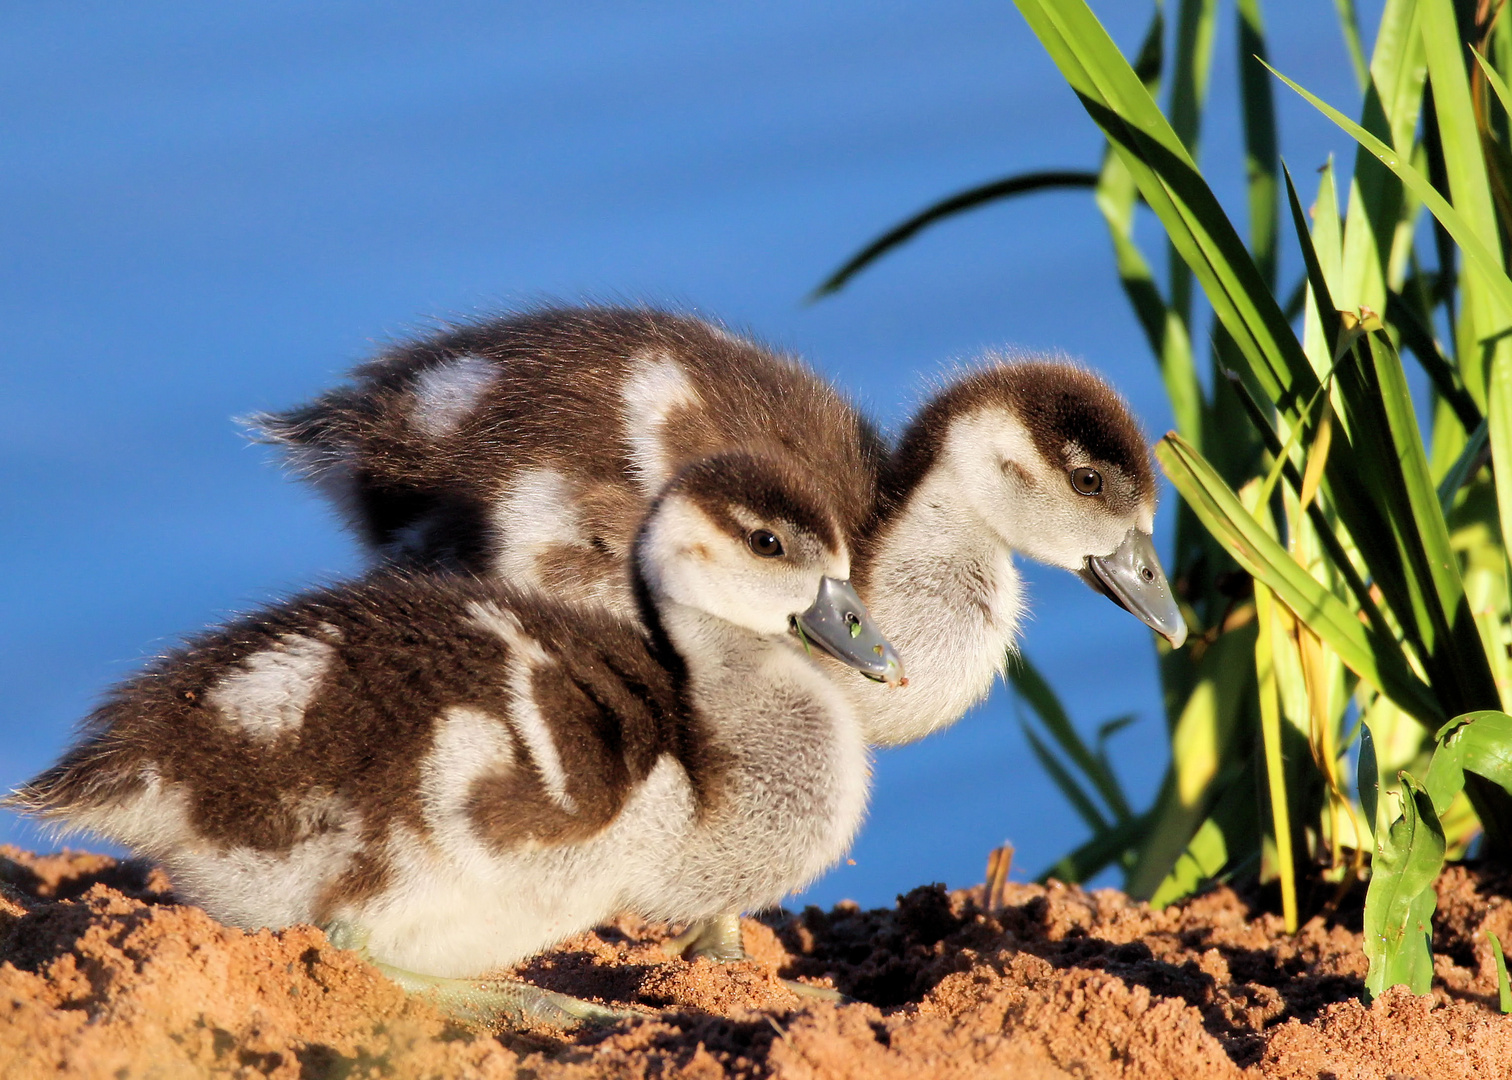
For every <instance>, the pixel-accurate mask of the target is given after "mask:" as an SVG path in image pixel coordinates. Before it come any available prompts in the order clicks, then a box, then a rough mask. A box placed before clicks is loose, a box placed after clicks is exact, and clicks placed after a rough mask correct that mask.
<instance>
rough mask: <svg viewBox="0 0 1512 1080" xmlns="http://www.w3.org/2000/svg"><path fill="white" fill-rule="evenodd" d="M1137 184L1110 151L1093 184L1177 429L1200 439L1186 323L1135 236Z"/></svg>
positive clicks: (1200, 406) (1197, 387) (1198, 389)
mask: <svg viewBox="0 0 1512 1080" xmlns="http://www.w3.org/2000/svg"><path fill="white" fill-rule="evenodd" d="M1135 196H1136V189H1135V186H1134V180H1133V177H1131V176H1130V175H1129V171H1128V169H1127V168H1126V167H1125V166H1124V163H1123V161H1122V160H1121V159H1120V158H1119V157H1118V156H1117V155H1115V154H1109V155H1108V157H1107V161H1106V162H1105V163H1104V165H1103V172H1102V179H1101V181H1100V182H1099V184H1098V188H1097V205H1098V208H1099V209H1100V210H1102V212H1103V217H1104V218H1105V219H1106V220H1107V222H1108V234H1109V236H1110V238H1111V239H1112V241H1113V256H1114V260H1115V263H1116V265H1117V267H1118V279H1119V282H1120V283H1121V284H1122V285H1123V290H1124V294H1125V295H1126V296H1128V298H1129V303H1130V305H1131V306H1132V307H1133V308H1134V315H1135V317H1136V318H1138V319H1139V325H1140V327H1141V329H1143V330H1144V334H1145V339H1146V340H1147V341H1148V342H1149V344H1150V351H1151V352H1153V353H1154V354H1155V357H1156V362H1157V363H1158V364H1159V365H1160V377H1161V379H1162V380H1163V381H1164V383H1165V388H1166V396H1167V397H1168V398H1169V399H1170V402H1171V415H1172V418H1173V419H1174V420H1175V421H1176V430H1177V431H1179V432H1181V433H1182V434H1183V435H1185V436H1186V437H1188V438H1190V439H1191V440H1192V441H1193V442H1195V443H1198V445H1201V439H1202V429H1203V423H1202V417H1203V412H1204V409H1205V402H1204V400H1203V394H1202V384H1201V383H1200V382H1199V381H1198V378H1197V367H1196V364H1195V363H1194V362H1193V359H1192V342H1191V339H1190V338H1189V337H1188V335H1187V329H1186V323H1184V322H1182V321H1181V319H1180V318H1179V317H1178V316H1177V315H1176V313H1175V312H1174V311H1172V310H1171V309H1170V308H1169V307H1167V306H1166V302H1165V298H1164V297H1163V296H1162V295H1161V293H1160V286H1159V285H1158V284H1157V283H1156V281H1155V274H1154V271H1152V270H1151V269H1150V264H1149V262H1148V261H1147V260H1146V258H1145V256H1144V253H1143V252H1142V251H1140V249H1139V245H1138V243H1137V242H1136V241H1135V239H1134V214H1133V207H1134V202H1135Z"/></svg>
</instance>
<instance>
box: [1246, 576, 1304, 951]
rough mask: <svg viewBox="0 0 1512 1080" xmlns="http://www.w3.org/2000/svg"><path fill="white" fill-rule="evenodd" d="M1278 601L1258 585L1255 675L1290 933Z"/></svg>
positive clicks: (1293, 925) (1292, 888)
mask: <svg viewBox="0 0 1512 1080" xmlns="http://www.w3.org/2000/svg"><path fill="white" fill-rule="evenodd" d="M1274 604H1275V601H1274V600H1272V599H1271V593H1270V590H1269V589H1267V588H1266V587H1265V586H1264V585H1259V584H1257V585H1256V586H1255V621H1256V622H1257V623H1258V624H1259V633H1258V634H1257V635H1256V637H1255V673H1256V675H1257V677H1258V678H1259V682H1260V736H1261V743H1262V745H1263V747H1264V751H1265V778H1266V784H1267V788H1268V790H1269V793H1270V809H1271V832H1272V835H1273V836H1274V838H1275V842H1276V871H1277V874H1278V875H1279V877H1280V879H1281V915H1282V918H1283V919H1284V920H1285V922H1286V932H1287V933H1288V934H1293V933H1296V930H1297V864H1296V858H1295V856H1294V855H1293V854H1292V827H1291V798H1290V795H1289V793H1288V792H1287V789H1286V762H1285V760H1284V758H1283V757H1282V754H1281V697H1280V691H1279V690H1278V689H1277V687H1276V664H1275V647H1276V626H1275V611H1274Z"/></svg>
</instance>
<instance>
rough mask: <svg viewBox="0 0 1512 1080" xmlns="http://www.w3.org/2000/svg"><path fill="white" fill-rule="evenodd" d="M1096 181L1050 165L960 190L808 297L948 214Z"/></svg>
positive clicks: (833, 288)
mask: <svg viewBox="0 0 1512 1080" xmlns="http://www.w3.org/2000/svg"><path fill="white" fill-rule="evenodd" d="M1096 185H1097V173H1095V172H1088V171H1086V170H1081V169H1047V170H1043V171H1040V172H1028V173H1019V174H1017V175H1015V176H1007V177H1004V178H1003V179H1001V180H993V181H992V182H990V183H986V184H979V185H977V186H976V187H973V188H967V189H966V190H965V191H959V192H957V193H956V194H954V195H951V196H949V197H947V198H944V199H941V200H940V201H939V202H937V203H934V204H932V205H930V206H927V207H925V208H924V209H923V210H920V211H919V212H918V213H917V214H914V215H913V216H912V217H910V218H908V219H907V220H906V221H903V222H900V223H899V224H897V225H894V226H893V227H892V228H891V229H888V230H887V231H886V232H885V233H883V234H882V235H881V236H879V237H877V238H876V239H875V240H873V241H872V242H871V243H869V244H867V245H866V246H865V247H863V248H862V249H861V250H860V251H858V252H856V254H854V255H852V256H851V257H850V258H849V259H847V260H846V261H845V264H844V265H843V266H841V267H840V269H838V270H836V271H835V272H834V273H833V274H831V275H830V276H829V277H827V278H825V279H824V281H823V282H821V283H820V285H819V287H818V288H816V289H815V290H814V291H813V292H812V293H810V294H809V296H808V299H809V300H810V301H814V300H819V299H821V298H823V297H825V296H829V295H830V294H832V293H837V292H839V291H840V290H841V289H843V288H844V287H845V286H846V284H847V283H848V282H849V281H850V280H851V278H853V277H855V276H856V275H857V274H859V273H860V272H861V271H862V270H864V269H866V268H867V267H868V266H870V265H871V264H872V263H874V262H876V261H877V260H878V259H880V258H881V257H882V256H883V255H886V254H887V253H888V252H889V251H892V250H893V249H894V248H896V247H899V246H901V245H903V244H905V243H907V242H908V241H910V240H912V239H913V238H914V237H915V236H917V235H919V233H921V232H923V231H924V230H925V229H927V228H929V227H930V226H931V225H935V224H937V223H939V222H941V221H944V220H945V219H947V218H952V217H955V216H956V215H958V214H964V213H966V212H967V211H969V210H977V209H980V208H981V207H983V206H986V205H987V204H988V203H994V202H1000V201H1002V200H1003V199H1011V198H1014V197H1015V196H1018V195H1029V194H1032V193H1033V192H1036V191H1056V190H1066V189H1077V188H1091V187H1095V186H1096Z"/></svg>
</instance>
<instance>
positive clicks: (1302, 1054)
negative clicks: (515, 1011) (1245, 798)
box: [0, 847, 1512, 1080]
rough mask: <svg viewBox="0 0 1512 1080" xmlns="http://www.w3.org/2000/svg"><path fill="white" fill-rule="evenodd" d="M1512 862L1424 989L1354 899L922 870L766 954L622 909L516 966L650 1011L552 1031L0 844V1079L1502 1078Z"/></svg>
mask: <svg viewBox="0 0 1512 1080" xmlns="http://www.w3.org/2000/svg"><path fill="white" fill-rule="evenodd" d="M1509 886H1512V879H1509V878H1507V877H1505V876H1501V875H1497V874H1493V873H1490V872H1482V871H1474V870H1471V869H1467V868H1465V867H1455V868H1452V869H1451V870H1450V871H1449V872H1448V873H1446V874H1445V875H1444V877H1443V879H1442V880H1441V881H1440V883H1439V914H1438V916H1437V917H1436V919H1435V924H1434V946H1435V951H1436V960H1437V964H1436V972H1437V977H1436V978H1435V981H1434V988H1433V993H1432V994H1430V995H1425V996H1423V997H1414V996H1412V995H1411V994H1409V993H1407V992H1406V991H1405V990H1403V989H1396V990H1393V991H1391V992H1389V993H1387V994H1385V995H1383V996H1382V997H1381V998H1380V1000H1378V1001H1376V1002H1375V1003H1374V1004H1373V1005H1371V1006H1369V1007H1367V1006H1364V1005H1362V1004H1361V1003H1360V1001H1359V995H1360V991H1361V988H1362V986H1363V981H1364V976H1365V960H1364V956H1363V953H1362V952H1361V945H1360V928H1359V917H1358V909H1357V907H1356V908H1355V909H1354V910H1353V911H1352V912H1351V911H1350V910H1342V911H1341V912H1340V913H1337V914H1335V915H1334V916H1333V917H1332V919H1331V920H1328V921H1325V920H1322V919H1315V920H1313V921H1312V922H1310V923H1308V924H1307V925H1305V926H1304V927H1303V928H1302V930H1301V931H1300V932H1299V933H1298V934H1297V935H1295V936H1288V935H1287V934H1286V933H1285V932H1284V930H1283V928H1282V926H1281V924H1280V920H1279V919H1277V918H1276V917H1274V916H1272V915H1267V914H1263V913H1258V912H1257V911H1256V910H1254V909H1253V908H1252V907H1251V906H1250V904H1249V903H1248V902H1247V901H1246V898H1244V897H1241V896H1239V895H1237V894H1236V893H1234V892H1232V891H1230V890H1227V889H1219V890H1216V891H1214V892H1211V893H1209V894H1207V895H1205V896H1201V897H1197V898H1194V899H1192V900H1189V901H1187V902H1185V903H1183V904H1180V905H1176V906H1174V907H1172V908H1168V909H1167V910H1165V911H1151V910H1150V909H1149V908H1148V907H1147V906H1145V905H1142V904H1137V903H1134V902H1133V901H1131V900H1129V899H1127V898H1126V897H1124V896H1123V895H1121V894H1119V893H1117V892H1113V891H1111V890H1106V891H1099V892H1090V893H1089V892H1084V891H1082V890H1080V889H1077V888H1074V887H1067V886H1063V885H1059V884H1056V883H1051V884H1050V885H1048V886H1037V885H1008V886H1006V887H1005V889H1004V891H1003V895H1002V900H1003V903H1002V906H1000V907H994V908H993V909H991V910H989V909H988V907H987V896H986V893H985V889H984V888H980V887H979V888H977V889H974V890H964V891H961V892H954V893H948V892H946V891H945V890H944V889H943V888H942V887H939V886H932V887H928V888H922V889H916V890H914V891H913V892H912V893H909V894H908V895H907V896H904V897H901V898H900V899H899V902H898V904H897V906H896V907H894V908H891V909H887V910H877V911H861V910H860V909H858V908H857V907H856V906H855V905H853V904H842V905H839V906H837V907H836V908H834V909H832V910H830V911H820V910H818V909H817V908H809V909H808V910H806V911H804V912H803V913H801V914H799V915H780V916H774V917H770V918H765V919H763V920H760V921H756V920H747V921H746V923H745V937H746V949H747V951H748V952H749V953H750V954H751V956H752V959H751V960H750V961H748V962H746V963H741V964H733V965H729V966H725V967H721V966H718V965H714V964H710V963H708V962H707V961H696V962H691V963H690V962H687V961H684V960H681V959H675V958H670V957H669V956H668V955H667V954H666V952H665V949H664V945H665V943H666V941H667V940H668V939H669V938H670V937H671V936H672V932H673V931H674V930H676V929H680V928H677V927H668V926H666V925H664V924H658V923H646V922H643V921H641V920H638V919H633V918H622V919H620V920H618V921H616V922H615V923H612V924H609V925H607V926H603V927H600V928H599V929H598V930H596V931H594V932H592V933H588V934H582V935H579V936H578V937H576V938H573V939H571V940H569V941H566V942H564V943H563V944H562V945H561V946H560V947H558V948H556V949H554V950H552V951H550V952H548V953H544V954H542V955H541V956H538V957H535V958H533V959H532V960H530V961H529V962H528V963H526V964H523V965H521V966H520V967H519V968H518V969H517V971H516V974H518V975H519V976H521V977H523V978H526V979H529V980H531V981H532V982H535V983H536V984H538V985H541V986H546V987H549V988H551V989H554V990H560V991H563V992H566V993H571V994H575V995H578V996H581V997H588V998H595V999H598V1000H601V1001H606V1002H610V1003H613V1004H616V1005H620V1006H630V1007H634V1008H639V1009H641V1010H644V1011H645V1013H646V1017H645V1019H643V1020H637V1021H626V1022H624V1023H621V1024H619V1025H617V1026H614V1027H610V1028H599V1029H584V1030H581V1031H578V1032H574V1033H570V1034H566V1035H564V1034H562V1033H558V1032H551V1031H544V1030H543V1031H528V1032H502V1033H490V1032H485V1031H474V1030H468V1029H464V1028H462V1027H459V1026H457V1025H455V1024H453V1023H451V1022H449V1021H448V1020H446V1019H445V1018H444V1017H442V1016H441V1015H440V1014H438V1013H437V1012H435V1011H434V1010H433V1009H431V1008H430V1007H429V1006H427V1005H426V1004H424V1003H423V1002H420V1001H416V1000H413V999H409V998H406V997H405V995H404V994H403V993H402V992H400V991H399V990H398V989H397V988H396V987H395V986H394V985H393V984H392V983H390V982H388V981H387V980H386V979H384V978H383V977H382V976H381V975H379V974H378V973H377V972H376V971H375V970H373V969H372V968H371V967H369V966H367V965H366V964H364V963H363V962H362V961H361V960H360V959H358V957H357V956H356V955H355V954H352V953H349V952H344V951H341V950H339V949H334V948H332V947H331V945H330V944H329V943H328V942H327V941H326V939H325V937H324V935H322V934H321V933H320V931H318V930H315V929H313V928H311V927H307V926H296V927H291V928H289V929H286V930H282V931H278V932H270V931H259V932H257V933H244V932H242V931H240V930H233V929H229V928H227V927H224V926H222V925H220V924H218V923H216V922H215V921H214V920H212V919H210V918H209V917H208V916H207V915H205V913H204V912H202V911H200V910H199V909H197V908H193V907H188V906H182V905H178V904H175V903H174V901H173V896H172V887H171V883H170V882H169V881H168V880H167V879H166V878H165V877H164V876H163V875H162V873H161V872H160V871H156V870H153V869H151V868H148V867H145V866H142V865H140V864H134V863H121V862H117V861H115V860H113V859H109V858H106V857H104V856H100V855H90V854H82V853H73V852H65V853H63V854H60V855H47V856H37V855H31V854H28V853H25V852H21V851H18V850H16V849H14V848H5V847H0V1078H4V1080H12V1078H14V1080H30V1078H32V1077H42V1076H49V1077H53V1076H60V1075H66V1076H81V1077H100V1078H106V1077H109V1078H112V1080H114V1078H130V1077H149V1076H150V1077H168V1078H176V1077H180V1076H182V1077H198V1076H206V1075H211V1076H226V1077H262V1076H267V1077H279V1078H285V1077H286V1078H290V1080H295V1078H298V1080H319V1078H326V1077H330V1078H336V1077H343V1078H354V1080H355V1078H359V1077H411V1076H414V1077H431V1076H434V1077H442V1076H447V1077H450V1076H459V1077H501V1078H502V1077H510V1078H514V1077H519V1076H530V1077H536V1078H539V1080H577V1078H582V1080H588V1078H590V1077H593V1078H596V1077H606V1076H607V1077H624V1078H627V1080H628V1078H636V1080H640V1078H648V1077H657V1078H669V1080H670V1078H687V1080H717V1078H723V1077H742V1078H747V1077H748V1078H764V1077H780V1078H788V1077H792V1078H804V1080H840V1078H846V1077H856V1078H861V1077H866V1078H878V1080H894V1078H896V1080H920V1078H923V1077H937V1076H938V1077H949V1078H960V1080H975V1078H978V1077H981V1078H985V1077H1000V1076H1005V1075H1010V1076H1014V1077H1021V1078H1026V1080H1040V1078H1046V1080H1048V1078H1063V1077H1077V1078H1085V1080H1101V1078H1104V1077H1106V1078H1114V1077H1118V1078H1125V1080H1136V1078H1150V1080H1157V1078H1158V1080H1172V1078H1174V1080H1188V1078H1190V1080H1218V1078H1229V1077H1232V1078H1240V1077H1279V1078H1286V1080H1294V1078H1295V1080H1300V1078H1303V1077H1307V1078H1310V1080H1311V1078H1318V1077H1325V1076H1326V1077H1335V1078H1337V1080H1353V1078H1361V1080H1363V1078H1367V1077H1385V1076H1400V1077H1433V1078H1434V1080H1457V1078H1461V1077H1464V1078H1479V1077H1495V1076H1502V1075H1506V1072H1507V1070H1508V1068H1509V1066H1508V1064H1507V1063H1508V1062H1512V1017H1503V1016H1501V1015H1500V1014H1499V1013H1498V1012H1497V1011H1496V1001H1497V996H1496V971H1495V966H1494V962H1493V960H1492V957H1491V950H1490V945H1489V942H1488V940H1487V937H1486V931H1488V930H1490V931H1493V932H1495V933H1497V934H1498V935H1500V936H1501V937H1502V940H1503V941H1507V940H1512V888H1509ZM994 899H996V897H994ZM794 981H796V982H801V983H809V984H811V985H815V986H823V987H830V988H833V989H837V990H839V991H840V992H841V993H843V994H844V995H845V996H846V1000H844V1001H842V1002H839V1003H836V1002H832V1001H827V1000H822V999H820V998H816V997H814V996H811V995H806V994H798V993H795V992H794V990H793V989H792V986H791V983H792V982H794Z"/></svg>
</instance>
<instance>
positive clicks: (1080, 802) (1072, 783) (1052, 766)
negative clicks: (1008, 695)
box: [1022, 724, 1108, 833]
mask: <svg viewBox="0 0 1512 1080" xmlns="http://www.w3.org/2000/svg"><path fill="white" fill-rule="evenodd" d="M1022 726H1023V729H1024V737H1025V738H1026V739H1028V740H1029V749H1030V750H1031V751H1032V752H1033V754H1034V757H1035V760H1036V761H1038V762H1039V763H1040V768H1042V769H1044V770H1045V772H1047V773H1049V774H1050V779H1051V781H1052V782H1053V783H1054V784H1055V786H1056V787H1058V788H1060V792H1061V794H1062V795H1064V796H1065V797H1066V801H1067V802H1069V803H1070V804H1071V809H1073V810H1075V811H1076V815H1077V817H1079V818H1081V819H1082V821H1084V822H1086V824H1087V827H1088V828H1090V829H1091V830H1092V832H1093V833H1101V832H1105V831H1106V830H1107V828H1108V819H1107V818H1105V817H1103V815H1102V811H1100V810H1099V809H1098V808H1097V804H1096V803H1094V802H1093V801H1092V799H1091V798H1090V797H1089V796H1088V795H1087V793H1086V792H1085V791H1083V790H1082V786H1081V785H1080V784H1079V783H1077V782H1076V778H1075V777H1074V776H1072V775H1071V772H1070V770H1068V769H1067V768H1066V767H1065V766H1064V765H1062V764H1061V763H1060V762H1059V761H1058V760H1057V759H1056V757H1055V755H1054V754H1052V753H1051V752H1050V748H1049V747H1048V746H1046V745H1045V743H1044V740H1042V739H1041V738H1040V737H1039V736H1038V735H1036V734H1035V733H1034V729H1033V728H1031V727H1030V726H1029V725H1028V724H1023V725H1022Z"/></svg>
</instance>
